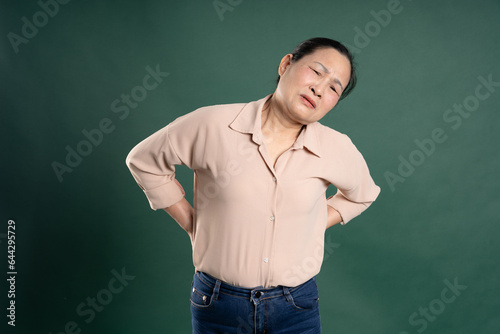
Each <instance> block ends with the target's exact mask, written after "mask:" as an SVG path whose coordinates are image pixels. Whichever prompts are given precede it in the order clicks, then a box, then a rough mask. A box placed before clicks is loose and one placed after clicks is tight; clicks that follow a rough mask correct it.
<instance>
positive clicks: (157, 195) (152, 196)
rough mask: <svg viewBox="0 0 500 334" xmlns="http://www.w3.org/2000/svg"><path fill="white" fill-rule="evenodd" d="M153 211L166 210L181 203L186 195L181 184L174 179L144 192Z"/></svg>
mask: <svg viewBox="0 0 500 334" xmlns="http://www.w3.org/2000/svg"><path fill="white" fill-rule="evenodd" d="M144 193H145V194H146V197H147V198H148V201H149V205H150V206H151V209H153V210H157V209H164V208H168V207H169V206H172V205H174V204H175V203H177V202H179V201H180V200H181V199H182V198H183V197H184V195H185V192H184V189H183V188H182V186H181V184H180V183H179V182H178V181H177V180H176V179H173V180H172V181H170V182H168V183H165V184H163V185H161V186H159V187H156V188H153V189H150V190H144Z"/></svg>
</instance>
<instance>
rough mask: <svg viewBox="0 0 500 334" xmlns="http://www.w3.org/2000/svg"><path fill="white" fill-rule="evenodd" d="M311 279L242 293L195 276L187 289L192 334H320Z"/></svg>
mask: <svg viewBox="0 0 500 334" xmlns="http://www.w3.org/2000/svg"><path fill="white" fill-rule="evenodd" d="M318 301H319V297H318V286H317V285H316V279H315V277H313V278H311V279H310V280H308V281H307V282H305V283H303V284H301V285H298V286H296V287H284V286H278V287H276V288H263V287H256V288H253V289H246V288H241V287H237V286H233V285H230V284H227V283H225V282H223V281H221V280H219V279H216V278H214V277H212V276H210V275H208V274H206V273H204V272H200V271H198V272H196V273H195V274H194V277H193V282H192V287H191V318H192V325H193V334H216V333H217V334H257V333H258V334H285V333H286V334H294V333H297V334H318V333H321V323H320V315H319V304H318V303H319V302H318Z"/></svg>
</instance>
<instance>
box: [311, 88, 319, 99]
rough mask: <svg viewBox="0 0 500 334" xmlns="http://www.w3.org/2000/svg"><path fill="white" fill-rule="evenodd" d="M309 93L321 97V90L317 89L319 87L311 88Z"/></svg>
mask: <svg viewBox="0 0 500 334" xmlns="http://www.w3.org/2000/svg"><path fill="white" fill-rule="evenodd" d="M311 92H313V94H314V95H316V96H317V97H321V88H320V87H319V85H314V86H311Z"/></svg>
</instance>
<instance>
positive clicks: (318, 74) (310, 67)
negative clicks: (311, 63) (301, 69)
mask: <svg viewBox="0 0 500 334" xmlns="http://www.w3.org/2000/svg"><path fill="white" fill-rule="evenodd" d="M309 68H310V69H311V70H312V71H313V72H314V73H316V74H317V75H320V73H319V72H318V71H316V70H315V69H314V68H312V67H309Z"/></svg>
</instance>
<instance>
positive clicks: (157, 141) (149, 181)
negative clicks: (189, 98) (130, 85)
mask: <svg viewBox="0 0 500 334" xmlns="http://www.w3.org/2000/svg"><path fill="white" fill-rule="evenodd" d="M188 115H189V114H188ZM186 118H188V116H182V117H180V118H178V119H176V120H175V121H173V122H172V123H170V124H169V125H167V126H165V127H164V128H162V129H160V130H158V131H157V132H155V133H154V134H152V135H151V136H149V137H148V138H146V139H144V140H143V141H141V142H140V143H139V144H137V145H136V146H135V147H134V148H133V149H132V150H131V151H130V153H129V154H128V155H127V159H126V164H127V167H128V168H129V169H130V172H131V173H132V176H133V177H134V179H135V181H136V182H137V184H138V185H139V186H140V187H141V189H142V190H143V191H144V194H145V195H146V197H147V199H148V201H149V205H150V206H151V208H152V209H153V210H157V209H164V208H167V207H169V206H171V205H173V204H175V203H177V202H178V201H180V200H181V199H182V198H183V197H184V195H185V192H184V189H183V188H182V186H181V185H180V183H179V182H178V181H177V180H176V178H175V165H186V166H188V167H190V168H191V161H190V156H191V155H190V151H191V150H190V148H191V147H192V144H191V140H192V139H193V138H192V136H191V135H190V134H191V133H193V131H196V130H195V129H193V127H191V128H190V127H189V121H187V120H186ZM179 133H183V134H184V138H182V140H180V141H179V140H177V141H175V140H171V139H172V138H171V137H172V136H179ZM174 142H177V143H178V142H182V143H184V145H183V147H176V145H175V144H174ZM179 151H181V154H178V152H179Z"/></svg>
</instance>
